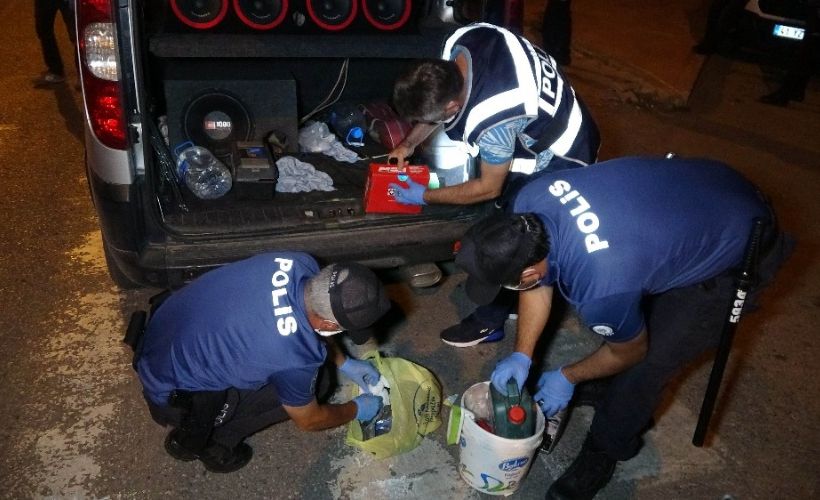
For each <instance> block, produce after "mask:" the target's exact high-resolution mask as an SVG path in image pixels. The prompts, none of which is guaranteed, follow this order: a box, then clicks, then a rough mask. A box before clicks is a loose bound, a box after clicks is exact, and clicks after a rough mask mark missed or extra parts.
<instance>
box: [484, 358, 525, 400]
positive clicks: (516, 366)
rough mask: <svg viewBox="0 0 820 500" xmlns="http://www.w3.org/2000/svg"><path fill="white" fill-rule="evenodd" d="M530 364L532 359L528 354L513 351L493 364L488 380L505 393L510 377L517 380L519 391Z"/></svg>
mask: <svg viewBox="0 0 820 500" xmlns="http://www.w3.org/2000/svg"><path fill="white" fill-rule="evenodd" d="M531 364H532V360H531V359H530V358H529V356H527V355H526V354H524V353H520V352H514V353H512V354H510V355H509V356H507V357H506V358H504V359H502V360H501V361H499V362H498V363H497V364H496V365H495V370H493V374H492V376H490V380H491V381H492V382H493V386H495V389H496V390H497V391H498V392H500V393H501V394H507V381H508V380H510V377H512V378H514V379H515V381H516V382H518V391H519V392H520V391H521V388H522V387H524V382H526V381H527V375H529V373H530V365H531Z"/></svg>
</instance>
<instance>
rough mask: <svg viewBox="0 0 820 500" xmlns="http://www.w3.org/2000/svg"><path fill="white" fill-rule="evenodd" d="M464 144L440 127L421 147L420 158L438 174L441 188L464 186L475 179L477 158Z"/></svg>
mask: <svg viewBox="0 0 820 500" xmlns="http://www.w3.org/2000/svg"><path fill="white" fill-rule="evenodd" d="M476 154H477V152H471V151H470V148H469V146H467V145H466V144H464V143H463V142H457V141H453V140H451V139H450V138H449V137H447V134H446V133H444V129H443V128H441V127H439V128H438V129H436V130H435V131H434V132H433V133H432V134H430V137H428V138H427V140H425V141H424V142H423V143H422V145H421V146H420V156H421V157H422V158H423V160H424V161H425V162H426V163H427V166H428V167H430V169H431V170H430V171H431V173H434V174H436V176H437V177H438V180H439V183H440V185H441V187H447V186H455V185H456V184H463V183H465V182H467V181H468V180H470V179H472V178H473V177H475V175H476V174H475V156H476Z"/></svg>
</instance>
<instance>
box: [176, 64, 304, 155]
mask: <svg viewBox="0 0 820 500" xmlns="http://www.w3.org/2000/svg"><path fill="white" fill-rule="evenodd" d="M267 66H271V65H267ZM267 66H266V65H264V64H262V63H260V62H258V61H247V62H236V61H225V62H224V63H222V62H220V63H218V64H215V63H214V62H213V60H210V62H209V63H207V64H206V63H204V62H199V61H196V60H193V61H184V62H182V61H180V62H178V63H172V64H169V65H168V66H167V69H166V78H165V102H166V108H167V113H168V140H169V143H170V145H171V149H172V150H173V149H174V148H175V147H176V146H177V145H178V144H180V143H182V142H185V141H191V142H193V143H194V144H195V145H197V146H202V147H205V148H207V149H209V150H211V151H212V152H213V153H214V154H215V155H217V156H222V157H224V156H227V155H230V154H231V153H232V151H233V145H234V143H236V142H243V141H252V140H255V141H264V139H265V137H267V135H268V134H269V133H270V132H271V131H273V130H278V131H280V132H282V133H283V134H285V136H287V139H288V144H287V151H290V152H293V151H297V150H298V135H297V126H298V125H297V122H298V116H297V108H296V82H295V81H294V79H293V78H292V77H291V76H290V75H288V74H281V73H278V74H277V73H276V72H275V71H274V70H273V69H271V68H269V67H267Z"/></svg>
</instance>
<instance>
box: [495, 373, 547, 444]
mask: <svg viewBox="0 0 820 500" xmlns="http://www.w3.org/2000/svg"><path fill="white" fill-rule="evenodd" d="M490 403H491V404H492V415H493V429H494V431H495V434H496V435H497V436H501V437H503V438H508V439H524V438H528V437H530V436H532V435H533V434H534V433H535V419H536V418H537V417H536V414H535V408H534V404H533V402H532V397H531V396H530V393H529V392H527V389H526V388H524V389H522V390H521V391H520V393H519V391H518V383H517V382H516V381H515V379H514V378H510V380H509V381H508V382H507V394H502V393H500V392H499V391H498V390H496V388H495V386H494V385H493V384H492V383H491V384H490Z"/></svg>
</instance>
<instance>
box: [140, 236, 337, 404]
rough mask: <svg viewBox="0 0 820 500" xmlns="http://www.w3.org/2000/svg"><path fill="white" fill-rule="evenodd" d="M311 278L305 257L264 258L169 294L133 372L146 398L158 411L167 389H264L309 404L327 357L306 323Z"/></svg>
mask: <svg viewBox="0 0 820 500" xmlns="http://www.w3.org/2000/svg"><path fill="white" fill-rule="evenodd" d="M318 272H319V266H318V265H317V263H316V261H315V260H314V259H313V258H312V257H310V256H309V255H307V254H304V253H296V252H287V253H285V252H282V253H267V254H262V255H257V256H255V257H251V258H249V259H245V260H242V261H239V262H234V263H231V264H227V265H225V266H223V267H220V268H218V269H215V270H213V271H210V272H208V273H206V274H204V275H202V276H201V277H199V278H198V279H197V280H195V281H193V282H192V283H190V284H189V285H188V286H186V287H185V288H183V289H181V290H180V291H178V292H175V293H174V294H173V295H172V296H171V297H169V298H168V299H167V300H166V301H165V302H164V303H163V304H162V305H161V306H160V307H159V309H158V310H157V311H156V313H155V314H154V316H153V317H152V318H151V320H150V322H149V324H148V327H147V329H146V332H145V340H144V347H143V353H142V357H141V358H140V360H139V362H138V365H137V370H138V372H139V376H140V380H141V381H142V384H143V389H144V391H145V394H146V396H147V397H148V398H149V399H150V400H151V401H153V402H154V403H156V404H158V405H163V406H164V405H167V404H168V396H169V394H170V393H171V391H173V390H174V389H181V390H187V391H219V390H225V389H227V388H230V387H235V388H237V389H258V388H260V387H262V386H263V385H265V384H268V383H270V384H273V386H274V387H275V388H276V390H277V392H278V393H279V397H280V400H281V401H282V403H284V404H286V405H288V406H303V405H306V404H308V403H310V402H311V401H313V398H314V393H313V391H314V387H313V385H314V382H315V379H316V375H317V373H318V370H319V367H321V365H322V364H323V363H324V360H325V357H326V355H327V352H326V348H325V345H324V342H322V340H321V338H320V337H319V336H318V335H317V334H316V332H315V331H314V330H313V328H312V327H311V326H310V323H309V322H308V319H307V315H306V310H305V303H304V286H305V283H306V282H307V280H308V279H309V278H310V277H312V276H314V275H316V274H317V273H318Z"/></svg>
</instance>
